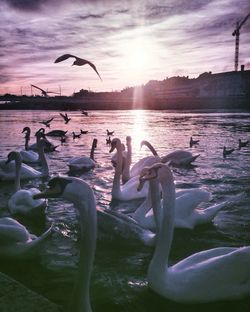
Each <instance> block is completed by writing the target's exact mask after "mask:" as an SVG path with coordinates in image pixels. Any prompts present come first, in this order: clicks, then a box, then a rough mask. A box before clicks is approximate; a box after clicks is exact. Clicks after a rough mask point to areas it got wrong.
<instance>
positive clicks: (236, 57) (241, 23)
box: [232, 13, 250, 71]
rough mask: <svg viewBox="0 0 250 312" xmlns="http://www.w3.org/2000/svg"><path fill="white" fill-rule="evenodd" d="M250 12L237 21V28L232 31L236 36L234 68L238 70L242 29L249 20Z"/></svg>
mask: <svg viewBox="0 0 250 312" xmlns="http://www.w3.org/2000/svg"><path fill="white" fill-rule="evenodd" d="M249 16H250V13H248V15H247V16H246V17H245V18H244V19H243V20H242V21H241V22H239V21H238V22H236V28H235V30H234V31H233V33H232V36H235V56H234V70H235V71H238V63H239V45H240V29H241V27H242V26H243V25H244V24H245V22H246V21H247V19H248V17H249Z"/></svg>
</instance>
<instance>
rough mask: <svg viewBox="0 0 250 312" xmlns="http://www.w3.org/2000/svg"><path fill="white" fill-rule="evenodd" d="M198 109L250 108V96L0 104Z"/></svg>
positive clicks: (0, 106) (39, 107)
mask: <svg viewBox="0 0 250 312" xmlns="http://www.w3.org/2000/svg"><path fill="white" fill-rule="evenodd" d="M133 109H145V110H197V109H201V110H204V109H230V110H231V109H245V110H250V99H249V98H248V97H216V98H207V97H206V98H205V97H204V98H200V97H199V98H189V97H188V98H168V99H157V98H155V99H146V98H144V99H141V101H133V100H132V99H128V100H126V99H120V100H111V99H109V100H102V99H95V98H91V99H90V98H86V99H84V98H83V99H77V100H76V99H72V98H66V99H65V98H64V99H58V98H40V97H38V98H26V99H22V100H20V99H18V100H16V101H15V102H13V101H8V100H6V101H5V103H2V104H0V110H61V111H70V110H133Z"/></svg>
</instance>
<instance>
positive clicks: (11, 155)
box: [5, 151, 22, 164]
mask: <svg viewBox="0 0 250 312" xmlns="http://www.w3.org/2000/svg"><path fill="white" fill-rule="evenodd" d="M12 160H15V161H19V162H20V163H21V162H22V156H21V154H20V153H19V152H17V151H12V152H10V153H9V154H8V156H7V160H6V162H5V163H6V164H8V163H9V162H11V161H12Z"/></svg>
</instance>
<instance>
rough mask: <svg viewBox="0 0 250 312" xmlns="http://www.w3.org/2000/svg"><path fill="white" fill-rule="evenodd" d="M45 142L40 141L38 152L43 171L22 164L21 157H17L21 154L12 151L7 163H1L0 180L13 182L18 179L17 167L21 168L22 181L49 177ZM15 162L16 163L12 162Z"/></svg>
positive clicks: (3, 161) (2, 161)
mask: <svg viewBox="0 0 250 312" xmlns="http://www.w3.org/2000/svg"><path fill="white" fill-rule="evenodd" d="M44 144H45V143H44V140H43V139H40V141H39V142H38V150H39V151H38V152H39V157H40V160H41V165H42V171H41V172H40V171H37V170H35V169H34V168H32V167H30V166H28V165H26V164H22V163H21V157H19V156H17V155H18V154H20V153H19V152H17V151H12V152H10V153H9V154H8V159H7V161H5V160H1V161H0V180H3V181H13V180H15V178H16V170H17V169H16V167H17V168H18V166H20V167H21V169H18V170H20V179H21V180H24V179H35V178H41V177H47V176H48V175H49V167H48V163H47V160H46V157H45V155H44ZM12 160H14V161H12Z"/></svg>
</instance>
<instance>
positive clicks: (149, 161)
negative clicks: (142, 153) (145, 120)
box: [124, 140, 161, 179]
mask: <svg viewBox="0 0 250 312" xmlns="http://www.w3.org/2000/svg"><path fill="white" fill-rule="evenodd" d="M143 145H146V146H147V147H148V148H149V149H150V151H151V152H152V154H153V155H150V156H146V157H143V158H141V159H140V160H139V161H137V162H136V163H135V164H134V165H133V166H132V168H131V169H130V171H129V174H128V173H127V172H126V170H129V165H130V163H131V161H130V162H129V161H128V162H126V165H127V167H126V168H125V170H124V173H125V179H126V178H129V177H130V178H131V177H134V176H137V175H139V174H140V172H141V170H142V169H143V168H144V167H145V166H152V165H153V164H155V163H156V162H160V161H161V158H160V157H159V155H158V154H157V152H156V150H155V149H154V147H153V146H152V145H151V144H150V143H149V142H148V141H145V140H143V141H141V147H142V146H143ZM127 148H128V157H130V159H131V158H132V147H131V140H130V141H127Z"/></svg>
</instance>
